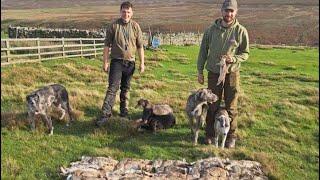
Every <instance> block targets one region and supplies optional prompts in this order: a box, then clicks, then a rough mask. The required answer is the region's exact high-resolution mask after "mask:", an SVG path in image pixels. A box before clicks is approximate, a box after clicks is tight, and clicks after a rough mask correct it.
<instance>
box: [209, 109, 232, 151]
mask: <svg viewBox="0 0 320 180" xmlns="http://www.w3.org/2000/svg"><path fill="white" fill-rule="evenodd" d="M230 121H231V118H230V117H229V115H228V112H227V110H226V109H223V108H220V109H219V110H218V112H217V114H216V115H215V118H214V138H213V139H214V144H215V146H216V147H218V140H219V137H220V136H221V137H222V140H221V148H224V147H225V142H226V138H227V135H228V132H229V129H230Z"/></svg>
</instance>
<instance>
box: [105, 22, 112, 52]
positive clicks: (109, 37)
mask: <svg viewBox="0 0 320 180" xmlns="http://www.w3.org/2000/svg"><path fill="white" fill-rule="evenodd" d="M113 38H114V31H113V25H112V24H109V25H108V27H107V28H106V37H105V39H104V46H107V47H111V45H112V42H113Z"/></svg>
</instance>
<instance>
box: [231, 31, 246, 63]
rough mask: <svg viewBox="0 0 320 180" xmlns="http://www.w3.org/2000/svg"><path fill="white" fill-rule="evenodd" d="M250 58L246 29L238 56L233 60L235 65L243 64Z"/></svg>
mask: <svg viewBox="0 0 320 180" xmlns="http://www.w3.org/2000/svg"><path fill="white" fill-rule="evenodd" d="M248 58H249V35H248V31H247V30H246V29H244V31H243V32H242V34H241V42H240V45H239V48H238V50H237V52H236V55H235V56H234V57H233V58H232V60H233V63H238V62H243V61H246V60H247V59H248Z"/></svg>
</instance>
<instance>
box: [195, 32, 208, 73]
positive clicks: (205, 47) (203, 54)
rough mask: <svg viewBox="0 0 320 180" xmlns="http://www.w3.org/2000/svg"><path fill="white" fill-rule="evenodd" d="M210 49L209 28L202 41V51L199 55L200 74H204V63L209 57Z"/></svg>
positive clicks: (198, 66)
mask: <svg viewBox="0 0 320 180" xmlns="http://www.w3.org/2000/svg"><path fill="white" fill-rule="evenodd" d="M208 49H209V29H208V30H206V32H205V33H204V34H203V38H202V41H201V46H200V51H199V55H198V62H197V69H198V74H203V69H204V65H205V63H206V61H207V58H208Z"/></svg>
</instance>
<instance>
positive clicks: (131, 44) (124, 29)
mask: <svg viewBox="0 0 320 180" xmlns="http://www.w3.org/2000/svg"><path fill="white" fill-rule="evenodd" d="M104 45H105V46H106V47H111V55H110V56H111V59H124V60H129V61H134V60H135V53H136V50H137V48H143V39H142V31H141V29H140V26H139V24H138V23H137V22H135V21H133V20H132V19H131V20H130V21H129V22H128V23H124V22H123V21H122V19H121V18H119V19H117V20H116V21H114V22H113V23H111V25H109V27H108V28H107V31H106V37H105V40H104Z"/></svg>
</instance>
